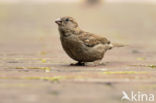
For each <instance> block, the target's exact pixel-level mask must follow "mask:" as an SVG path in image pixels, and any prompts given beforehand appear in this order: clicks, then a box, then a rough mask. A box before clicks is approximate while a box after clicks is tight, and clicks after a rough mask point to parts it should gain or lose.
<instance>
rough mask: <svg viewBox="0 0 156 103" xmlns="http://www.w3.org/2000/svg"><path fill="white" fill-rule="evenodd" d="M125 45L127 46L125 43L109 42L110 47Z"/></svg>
mask: <svg viewBox="0 0 156 103" xmlns="http://www.w3.org/2000/svg"><path fill="white" fill-rule="evenodd" d="M125 46H127V45H124V44H119V43H111V44H110V47H111V48H114V47H125Z"/></svg>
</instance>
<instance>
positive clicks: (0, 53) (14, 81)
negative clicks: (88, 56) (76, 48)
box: [0, 0, 156, 103]
mask: <svg viewBox="0 0 156 103" xmlns="http://www.w3.org/2000/svg"><path fill="white" fill-rule="evenodd" d="M63 16H71V17H74V18H75V19H76V20H77V22H78V23H79V26H80V28H82V29H83V30H85V31H88V32H92V33H96V34H99V35H101V36H105V37H107V38H108V39H109V40H111V41H112V42H114V43H121V44H127V45H128V46H126V47H125V48H118V49H113V50H111V51H109V52H108V53H107V55H106V56H105V58H104V61H103V62H104V65H101V66H97V67H90V66H88V67H71V66H68V65H69V64H70V63H74V61H73V60H72V59H70V58H69V57H68V56H67V55H66V53H65V52H64V51H63V49H62V47H61V43H60V40H59V32H58V30H57V28H58V27H57V25H56V24H55V23H54V21H55V19H57V18H59V17H63ZM119 58H120V59H119ZM155 63H156V0H0V103H52V102H56V103H58V101H59V103H73V102H74V103H80V102H81V103H86V102H89V103H100V102H101V103H104V101H107V103H121V101H120V99H121V96H122V91H123V90H127V91H129V93H130V91H132V90H136V91H137V90H140V89H141V90H143V91H149V90H151V91H152V92H151V93H154V91H155V90H156V85H155V81H156V75H155V74H156V73H155V69H153V68H156V65H155ZM62 78H63V81H61V82H60V79H61V80H62Z"/></svg>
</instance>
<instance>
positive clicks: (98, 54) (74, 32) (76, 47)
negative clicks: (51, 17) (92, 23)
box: [55, 16, 113, 65]
mask: <svg viewBox="0 0 156 103" xmlns="http://www.w3.org/2000/svg"><path fill="white" fill-rule="evenodd" d="M55 23H57V24H58V30H59V32H60V40H61V43H62V47H63V49H64V50H65V52H66V53H67V54H68V55H69V56H70V57H71V58H72V59H74V60H76V61H78V63H77V64H76V65H83V64H84V63H86V62H94V61H98V60H101V59H102V58H103V56H104V54H105V52H106V51H107V50H109V49H111V48H112V47H113V45H112V44H111V42H110V41H109V40H108V39H106V38H105V37H101V36H98V35H95V34H92V33H89V32H85V31H83V30H81V29H80V28H79V26H78V23H77V22H76V21H75V20H74V19H73V18H72V17H68V16H67V17H62V18H59V19H57V20H56V21H55Z"/></svg>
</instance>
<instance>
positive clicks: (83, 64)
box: [70, 62, 85, 66]
mask: <svg viewBox="0 0 156 103" xmlns="http://www.w3.org/2000/svg"><path fill="white" fill-rule="evenodd" d="M70 65H71V66H85V63H82V62H77V63H76V64H73V63H72V64H70Z"/></svg>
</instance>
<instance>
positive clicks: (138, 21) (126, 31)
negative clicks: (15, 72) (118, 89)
mask: <svg viewBox="0 0 156 103" xmlns="http://www.w3.org/2000/svg"><path fill="white" fill-rule="evenodd" d="M155 4H156V1H155V0H0V36H1V38H0V47H1V48H3V49H1V50H0V51H7V50H8V48H9V50H12V51H14V50H15V51H16V50H17V47H23V46H25V47H24V48H23V49H25V50H26V51H30V45H31V46H32V45H34V46H39V47H40V45H43V42H44V43H47V44H48V43H49V42H50V43H56V42H55V40H57V39H58V37H59V34H58V31H57V25H56V24H55V23H54V20H55V19H56V18H58V17H62V16H72V17H74V18H75V19H76V20H77V21H78V23H79V25H80V27H81V28H83V29H84V30H86V31H89V32H93V33H96V34H99V35H103V36H106V37H108V38H109V39H110V40H111V41H113V42H119V43H120V42H121V43H126V44H131V45H137V44H138V45H147V46H148V47H153V45H156V41H155V37H156V29H155V27H156V19H155V18H156V5H155ZM54 38H56V39H54ZM38 40H41V41H42V43H41V44H39V43H38ZM47 44H45V45H47ZM47 46H48V45H47ZM49 46H50V45H49ZM34 49H35V48H34Z"/></svg>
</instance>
